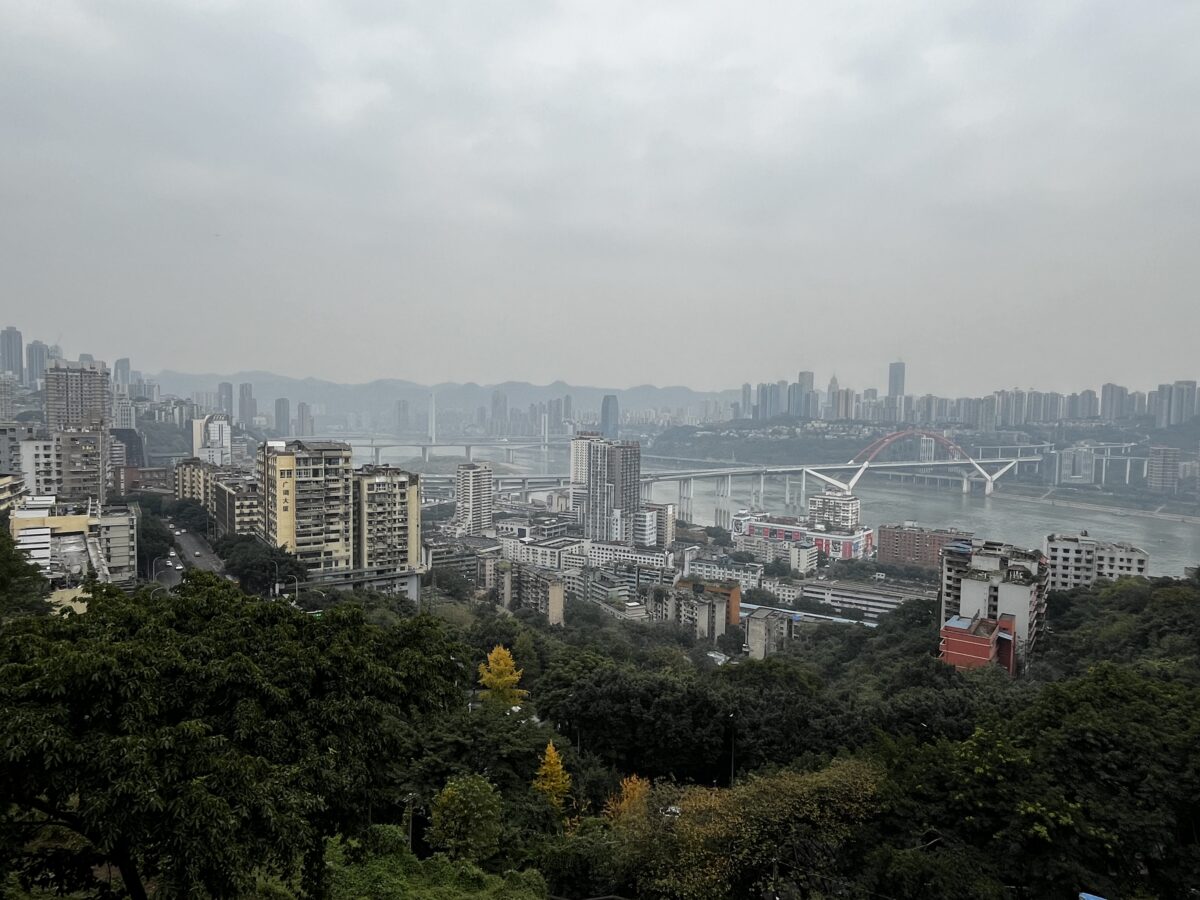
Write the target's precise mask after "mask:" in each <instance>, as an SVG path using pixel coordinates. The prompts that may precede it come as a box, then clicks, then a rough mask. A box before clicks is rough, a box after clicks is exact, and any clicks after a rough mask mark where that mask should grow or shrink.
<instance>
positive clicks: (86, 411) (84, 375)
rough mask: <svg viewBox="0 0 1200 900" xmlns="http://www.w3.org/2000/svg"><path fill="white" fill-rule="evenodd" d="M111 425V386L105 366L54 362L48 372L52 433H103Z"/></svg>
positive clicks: (47, 411)
mask: <svg viewBox="0 0 1200 900" xmlns="http://www.w3.org/2000/svg"><path fill="white" fill-rule="evenodd" d="M111 422H112V394H111V384H110V382H109V380H108V368H107V367H106V366H105V365H104V363H102V362H90V363H77V362H68V361H66V360H62V359H56V360H54V361H53V362H52V363H51V364H50V368H48V369H47V370H46V425H47V426H48V427H49V428H50V430H51V431H62V430H64V429H68V428H84V429H86V428H95V429H100V430H103V429H106V428H108V427H110V425H111Z"/></svg>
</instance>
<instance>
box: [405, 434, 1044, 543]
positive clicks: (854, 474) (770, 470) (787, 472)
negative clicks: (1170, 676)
mask: <svg viewBox="0 0 1200 900" xmlns="http://www.w3.org/2000/svg"><path fill="white" fill-rule="evenodd" d="M912 439H917V440H920V441H922V449H921V452H920V455H922V456H925V455H928V457H929V458H926V459H906V460H884V461H882V462H879V461H878V457H879V456H880V454H882V453H883V452H884V451H885V450H887V449H888V448H889V447H892V446H893V445H895V444H899V443H901V442H902V441H905V440H912ZM926 440H927V441H929V442H930V443H931V444H932V445H933V448H938V447H940V448H941V449H942V450H943V451H944V452H945V453H946V454H947V455H948V456H949V457H950V458H948V459H935V458H933V457H934V455H935V453H936V449H931V448H930V447H929V444H925V443H924V441H926ZM454 446H461V445H459V444H456V445H454ZM644 458H645V459H653V458H655V457H653V456H652V455H649V454H647V455H646V456H645V457H644ZM705 462H707V463H708V465H709V466H712V465H714V464H715V465H720V466H721V468H691V469H674V470H668V471H662V472H643V473H642V476H641V483H642V488H641V490H642V497H643V498H644V499H646V500H648V499H650V493H651V490H652V488H653V486H654V485H655V484H658V483H660V482H670V481H674V482H676V483H678V485H679V504H678V513H679V517H680V518H682V519H687V520H689V521H690V520H691V516H692V497H693V494H694V490H695V483H696V482H697V481H715V482H716V483H717V485H716V486H717V524H718V525H721V526H722V527H728V525H729V520H730V517H731V510H730V500H731V498H732V496H733V479H735V478H757V479H758V491H757V492H756V497H757V500H758V502H759V503H761V502H762V498H763V496H764V494H765V492H766V481H767V479H768V478H776V479H777V478H782V479H783V481H784V502H785V504H787V505H789V506H790V505H791V504H792V483H791V478H792V476H799V478H800V485H799V503H800V504H801V505H803V504H804V502H805V497H806V494H807V488H808V484H807V481H808V476H810V475H811V476H812V477H814V478H816V479H817V480H818V481H821V482H824V483H825V484H827V485H829V486H830V487H832V488H834V489H836V490H840V491H845V492H846V493H850V492H852V491H853V490H854V488H855V486H856V485H857V484H858V482H859V481H860V480H861V479H862V477H863V475H865V474H866V473H867V471H868V470H874V471H879V472H896V473H900V472H914V473H917V477H920V476H921V474H928V475H930V477H936V476H934V474H933V473H934V472H939V473H944V474H942V475H941V477H954V478H957V479H958V480H960V481H961V484H962V489H963V493H969V492H970V491H971V489H972V486H973V485H974V484H982V485H983V492H984V494H985V495H990V494H991V493H992V492H993V491H994V490H995V486H996V482H997V480H999V479H1000V478H1001V477H1003V476H1004V475H1006V474H1008V473H1009V472H1013V471H1018V470H1019V469H1020V467H1021V466H1026V467H1028V466H1034V467H1037V466H1038V465H1040V463H1041V462H1042V456H1041V454H1028V455H1026V454H1021V455H1015V456H1012V457H989V458H987V459H984V460H976V459H973V458H972V457H971V456H970V455H969V454H968V453H967V451H966V450H964V449H963V448H962V447H961V446H959V445H958V444H956V443H954V441H952V440H950V439H949V438H948V437H946V436H945V435H944V434H940V433H938V432H935V431H926V430H922V429H916V428H913V429H907V430H905V431H896V432H893V433H891V434H888V435H885V436H884V437H881V438H879V439H878V440H876V441H874V442H872V443H871V444H869V445H868V446H866V447H864V448H863V449H862V450H861V451H859V452H858V453H856V454H855V455H854V457H853V458H851V459H850V461H849V462H845V463H795V464H792V465H738V464H736V463H717V462H716V461H708V460H706V461H705ZM833 473H836V474H842V473H849V475H850V477H849V478H847V479H846V480H842V479H841V478H837V477H835V475H834V474H833ZM843 478H845V476H844V475H843ZM421 480H422V481H423V482H425V483H426V484H428V485H430V486H431V487H441V486H446V487H450V488H452V487H453V484H454V476H453V475H422V476H421ZM570 483H571V479H570V476H569V475H505V474H499V473H498V474H496V476H495V485H496V490H497V492H499V493H509V494H523V495H525V496H528V495H529V494H533V493H540V492H543V491H548V490H553V489H555V488H561V487H565V486H566V485H568V484H570ZM752 494H755V492H753V491H752Z"/></svg>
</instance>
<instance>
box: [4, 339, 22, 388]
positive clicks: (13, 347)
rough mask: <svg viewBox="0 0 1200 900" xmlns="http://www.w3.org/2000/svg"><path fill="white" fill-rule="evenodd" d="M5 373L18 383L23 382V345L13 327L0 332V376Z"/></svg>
mask: <svg viewBox="0 0 1200 900" xmlns="http://www.w3.org/2000/svg"><path fill="white" fill-rule="evenodd" d="M5 372H8V373H9V374H10V375H13V376H14V377H15V378H16V379H17V381H19V382H23V381H24V380H25V343H24V341H23V340H22V338H21V332H20V331H18V330H17V329H16V327H15V326H13V325H9V326H8V327H7V328H5V329H4V330H3V331H0V375H3V374H4V373H5Z"/></svg>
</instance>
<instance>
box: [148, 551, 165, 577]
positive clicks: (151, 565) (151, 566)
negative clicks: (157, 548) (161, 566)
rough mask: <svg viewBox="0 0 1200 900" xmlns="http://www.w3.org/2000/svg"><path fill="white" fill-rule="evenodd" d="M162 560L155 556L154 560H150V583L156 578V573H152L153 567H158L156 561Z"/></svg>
mask: <svg viewBox="0 0 1200 900" xmlns="http://www.w3.org/2000/svg"><path fill="white" fill-rule="evenodd" d="M162 558H163V557H161V556H156V557H154V559H152V560H150V580H151V581H153V580H154V579H155V578H157V577H158V572H156V571H154V569H155V566H156V565H158V561H159V560H160V559H162Z"/></svg>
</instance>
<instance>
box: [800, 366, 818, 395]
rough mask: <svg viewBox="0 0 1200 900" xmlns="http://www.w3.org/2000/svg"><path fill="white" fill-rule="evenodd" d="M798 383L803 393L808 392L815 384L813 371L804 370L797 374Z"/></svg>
mask: <svg viewBox="0 0 1200 900" xmlns="http://www.w3.org/2000/svg"><path fill="white" fill-rule="evenodd" d="M796 385H797V386H798V387H799V388H800V392H801V393H802V394H807V393H808V392H809V391H811V390H812V389H813V387H814V385H815V381H814V376H813V373H812V372H808V371H804V372H800V373H798V374H797V375H796Z"/></svg>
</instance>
